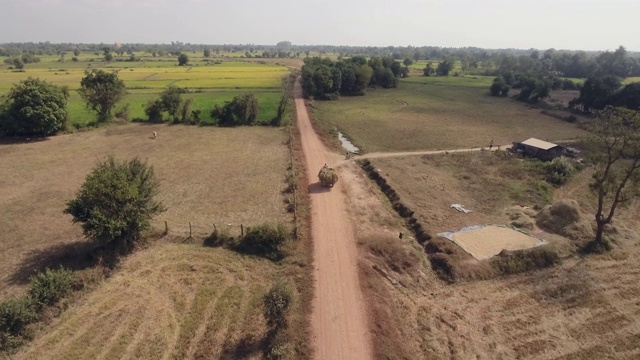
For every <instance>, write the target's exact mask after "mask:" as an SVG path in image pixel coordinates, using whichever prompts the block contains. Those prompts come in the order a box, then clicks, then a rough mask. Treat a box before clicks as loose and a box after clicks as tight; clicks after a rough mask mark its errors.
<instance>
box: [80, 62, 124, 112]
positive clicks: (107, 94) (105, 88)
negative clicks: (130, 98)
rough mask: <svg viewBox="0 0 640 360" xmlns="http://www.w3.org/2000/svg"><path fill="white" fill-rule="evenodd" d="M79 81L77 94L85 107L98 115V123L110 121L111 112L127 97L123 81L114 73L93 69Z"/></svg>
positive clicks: (86, 72)
mask: <svg viewBox="0 0 640 360" xmlns="http://www.w3.org/2000/svg"><path fill="white" fill-rule="evenodd" d="M84 74H85V76H84V77H83V78H82V80H81V81H80V89H78V94H80V97H81V98H82V99H83V100H84V101H85V102H86V103H87V107H89V108H90V109H92V110H93V111H95V112H96V113H97V114H98V121H99V122H105V121H107V120H110V119H111V110H112V109H113V108H114V107H115V105H116V104H117V103H118V102H120V101H121V100H122V99H124V97H125V96H126V95H127V88H126V86H125V84H124V81H122V80H120V78H118V73H116V72H106V71H104V70H99V69H93V70H91V71H85V73H84Z"/></svg>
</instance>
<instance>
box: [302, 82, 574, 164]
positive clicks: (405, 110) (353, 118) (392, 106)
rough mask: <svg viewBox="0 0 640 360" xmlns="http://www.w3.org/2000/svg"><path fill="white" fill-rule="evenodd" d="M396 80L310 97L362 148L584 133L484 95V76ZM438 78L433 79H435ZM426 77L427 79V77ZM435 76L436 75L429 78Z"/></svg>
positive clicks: (329, 123) (323, 118)
mask: <svg viewBox="0 0 640 360" xmlns="http://www.w3.org/2000/svg"><path fill="white" fill-rule="evenodd" d="M411 79H413V78H408V80H402V81H400V84H399V85H398V88H397V89H374V90H369V91H368V92H367V95H365V96H355V97H348V96H343V97H341V98H340V101H314V102H313V103H312V106H313V113H314V117H315V118H316V119H317V122H318V123H319V125H320V127H323V128H324V129H325V130H327V131H329V132H330V131H331V129H333V127H334V126H335V127H337V128H338V130H339V131H341V132H342V133H344V134H345V135H346V136H347V137H348V138H349V139H350V140H352V142H353V143H354V145H355V146H357V147H359V148H360V149H362V150H363V151H365V152H382V151H411V150H450V149H461V148H475V147H483V146H484V147H488V146H489V143H490V142H491V140H493V141H494V144H495V145H498V144H500V145H503V146H506V145H509V146H510V145H511V143H512V142H513V141H520V140H524V139H528V138H530V137H535V138H539V139H550V140H568V139H575V138H578V137H581V136H584V135H585V134H586V132H585V131H584V130H582V129H580V128H579V127H578V125H577V124H571V123H568V122H566V121H562V120H559V119H556V118H553V117H551V116H547V115H544V114H541V113H540V112H541V110H540V109H538V108H533V107H528V106H527V105H526V104H523V103H521V102H518V101H515V100H514V99H511V98H496V97H492V96H489V94H488V89H487V87H484V85H483V86H482V87H477V86H473V85H470V84H468V82H469V81H478V82H480V81H485V80H482V79H478V80H474V79H469V78H462V79H459V80H455V81H460V82H462V86H459V85H456V84H454V83H453V81H454V80H447V82H446V83H415V82H412V80H411ZM436 80H437V79H436ZM429 81H431V80H429ZM434 81H435V80H434Z"/></svg>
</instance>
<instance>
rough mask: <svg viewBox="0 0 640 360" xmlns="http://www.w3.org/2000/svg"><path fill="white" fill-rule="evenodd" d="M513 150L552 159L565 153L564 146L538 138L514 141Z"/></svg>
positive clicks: (543, 158) (542, 158)
mask: <svg viewBox="0 0 640 360" xmlns="http://www.w3.org/2000/svg"><path fill="white" fill-rule="evenodd" d="M513 150H514V151H516V152H517V153H520V154H523V155H526V156H530V157H535V158H538V159H540V160H552V159H553V158H555V157H558V156H560V155H564V154H565V148H564V147H563V146H560V145H558V144H554V143H550V142H547V141H544V140H539V139H536V138H530V139H527V140H525V141H522V142H516V143H513Z"/></svg>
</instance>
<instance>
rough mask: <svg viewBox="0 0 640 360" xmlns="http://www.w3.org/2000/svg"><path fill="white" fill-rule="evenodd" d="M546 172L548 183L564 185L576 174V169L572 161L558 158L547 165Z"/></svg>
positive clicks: (562, 157)
mask: <svg viewBox="0 0 640 360" xmlns="http://www.w3.org/2000/svg"><path fill="white" fill-rule="evenodd" d="M545 171H546V174H547V181H548V182H550V183H552V184H556V185H563V184H564V183H566V182H567V181H568V180H569V179H570V178H571V176H573V174H575V173H576V169H575V167H574V166H573V164H572V163H571V160H569V159H568V158H566V157H564V156H561V157H557V158H555V159H553V160H551V162H549V163H547V165H546V166H545Z"/></svg>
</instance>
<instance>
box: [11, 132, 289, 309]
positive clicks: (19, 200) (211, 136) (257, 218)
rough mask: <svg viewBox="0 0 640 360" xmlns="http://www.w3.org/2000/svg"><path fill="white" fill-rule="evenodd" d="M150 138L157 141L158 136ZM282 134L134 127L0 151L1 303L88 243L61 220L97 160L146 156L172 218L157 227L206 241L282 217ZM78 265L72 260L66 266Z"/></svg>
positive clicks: (161, 218)
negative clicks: (216, 233)
mask: <svg viewBox="0 0 640 360" xmlns="http://www.w3.org/2000/svg"><path fill="white" fill-rule="evenodd" d="M152 131H157V132H158V139H156V140H153V139H151V138H150V137H151V133H152ZM285 141H286V133H285V132H284V130H282V129H273V128H264V127H247V128H240V129H227V128H213V127H212V128H206V127H202V128H198V127H187V126H167V125H140V124H129V125H120V126H111V127H108V128H104V129H99V130H95V131H90V132H83V133H78V134H70V135H62V136H56V137H52V138H50V139H48V140H46V141H40V142H30V143H22V144H2V145H0V173H2V174H3V176H2V177H1V178H0V193H2V196H1V197H0V213H2V214H3V216H2V217H1V218H0V227H1V228H2V229H3V232H2V234H1V235H0V245H1V248H2V251H1V252H0V285H1V286H0V289H1V290H0V298H6V297H8V296H9V295H11V294H14V293H16V291H19V289H20V288H21V286H22V285H23V284H24V283H25V282H26V281H27V280H28V277H29V276H30V275H32V274H33V273H34V272H35V271H37V270H40V269H42V267H43V266H45V265H49V266H53V265H57V264H58V263H60V261H61V260H64V259H63V257H65V256H66V255H65V254H66V253H67V252H68V251H69V250H70V249H72V248H73V246H74V245H73V244H74V243H77V242H78V241H80V240H81V238H82V233H81V230H80V226H79V225H74V224H72V223H71V218H70V217H69V216H67V215H63V214H62V211H63V209H64V207H65V202H66V201H67V200H68V199H70V198H71V197H73V196H74V194H75V192H76V191H77V190H78V189H79V187H80V185H81V184H82V182H83V181H84V179H85V177H86V175H87V174H88V173H89V171H90V170H91V169H92V167H93V166H94V165H95V163H96V162H97V161H98V160H103V159H104V158H105V157H106V156H107V155H109V154H113V155H115V156H117V157H120V158H130V157H133V156H139V157H141V158H143V159H147V160H148V162H149V163H150V164H151V165H153V166H154V168H155V171H156V175H157V176H158V178H159V179H160V183H161V188H160V199H161V200H162V201H163V202H164V203H165V204H166V205H167V207H168V211H167V212H165V213H163V214H161V215H160V216H159V217H158V218H157V219H156V220H155V222H154V224H155V226H156V227H158V228H163V227H164V223H163V221H164V220H167V221H168V223H169V227H170V231H171V232H172V233H174V234H178V235H185V234H188V231H189V230H188V228H189V226H188V222H189V221H191V222H192V223H193V226H194V232H196V233H197V234H208V233H210V232H211V231H212V226H213V225H212V223H214V222H215V223H216V224H229V223H231V224H233V226H239V224H241V223H243V224H245V225H251V224H256V223H262V222H264V221H265V220H273V221H278V220H284V219H285V218H286V216H287V215H286V213H285V211H284V205H283V203H282V195H281V190H282V189H283V188H284V187H285V184H284V174H285V170H286V167H287V158H288V155H287V147H286V145H284V143H285ZM66 260H73V259H66Z"/></svg>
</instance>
